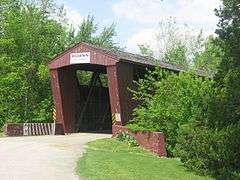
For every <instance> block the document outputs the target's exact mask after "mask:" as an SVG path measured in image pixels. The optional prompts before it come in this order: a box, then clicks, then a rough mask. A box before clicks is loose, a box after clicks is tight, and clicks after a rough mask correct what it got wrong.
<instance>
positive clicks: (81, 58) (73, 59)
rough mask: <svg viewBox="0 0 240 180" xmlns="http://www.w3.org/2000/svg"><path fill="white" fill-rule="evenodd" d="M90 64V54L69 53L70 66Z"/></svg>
mask: <svg viewBox="0 0 240 180" xmlns="http://www.w3.org/2000/svg"><path fill="white" fill-rule="evenodd" d="M82 63H90V52H82V53H71V54H70V64H82Z"/></svg>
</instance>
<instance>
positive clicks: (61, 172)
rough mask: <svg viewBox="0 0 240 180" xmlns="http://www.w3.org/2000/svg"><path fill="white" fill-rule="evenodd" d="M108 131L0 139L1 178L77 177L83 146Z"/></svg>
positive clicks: (67, 179) (52, 179) (53, 179)
mask: <svg viewBox="0 0 240 180" xmlns="http://www.w3.org/2000/svg"><path fill="white" fill-rule="evenodd" d="M105 137H111V135H106V134H87V133H80V134H72V135H66V136H32V137H6V138H0V180H75V179H79V178H78V176H76V174H75V167H76V161H77V160H78V158H79V157H80V156H81V155H82V153H83V151H84V145H85V144H86V143H87V142H89V141H93V140H96V139H100V138H105Z"/></svg>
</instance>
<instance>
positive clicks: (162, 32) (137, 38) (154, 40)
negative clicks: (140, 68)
mask: <svg viewBox="0 0 240 180" xmlns="http://www.w3.org/2000/svg"><path fill="white" fill-rule="evenodd" d="M202 33H203V34H202V37H203V38H206V37H208V36H209V35H211V34H212V33H211V32H202ZM199 34H200V30H199V29H196V28H191V27H189V26H183V25H176V24H175V25H173V27H171V28H168V26H167V25H166V24H165V25H161V26H160V25H159V27H157V28H145V29H141V30H139V31H138V32H136V33H135V34H133V35H132V36H130V37H129V38H128V40H127V44H126V46H127V50H128V51H130V52H135V53H139V48H138V45H140V44H144V45H148V46H149V47H150V48H151V49H152V50H153V52H154V55H155V56H156V57H158V56H160V55H161V52H164V51H165V49H166V45H167V42H169V39H171V38H176V39H177V40H182V41H183V42H190V41H192V40H193V39H195V38H196V37H197V36H198V35H199Z"/></svg>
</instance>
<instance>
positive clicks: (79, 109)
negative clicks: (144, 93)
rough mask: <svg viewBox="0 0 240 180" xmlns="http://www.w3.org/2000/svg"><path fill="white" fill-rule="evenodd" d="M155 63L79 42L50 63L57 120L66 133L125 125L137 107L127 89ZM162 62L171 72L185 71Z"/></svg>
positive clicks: (133, 55) (108, 129)
mask: <svg viewBox="0 0 240 180" xmlns="http://www.w3.org/2000/svg"><path fill="white" fill-rule="evenodd" d="M155 63H156V62H154V60H152V59H151V58H147V57H145V56H140V55H136V54H131V53H126V52H122V51H115V50H107V49H103V48H99V47H96V46H93V45H89V44H87V43H79V44H76V45H75V46H73V47H71V48H70V49H68V50H66V51H65V52H63V53H62V54H60V55H58V56H57V57H56V58H54V59H53V60H52V61H50V62H49V64H48V67H49V69H50V74H51V86H52V93H53V99H54V104H55V108H56V122H57V123H60V124H62V125H63V128H64V132H65V133H73V132H80V131H92V132H93V131H98V132H99V131H102V132H111V128H112V124H115V123H116V124H120V125H125V124H126V123H127V122H128V121H129V119H131V117H132V110H133V108H134V107H135V106H136V102H134V101H133V100H132V98H131V93H130V92H129V90H128V88H133V80H137V79H138V78H139V77H142V76H143V75H144V73H146V68H148V67H149V68H151V67H154V66H155ZM159 64H160V66H161V67H162V68H164V69H169V70H171V71H177V72H178V71H181V70H182V69H181V68H180V67H179V66H175V65H172V64H168V63H164V62H160V63H159ZM84 72H90V73H88V74H84V75H83V73H84ZM89 76H90V78H89V79H87V77H89ZM84 77H85V78H84Z"/></svg>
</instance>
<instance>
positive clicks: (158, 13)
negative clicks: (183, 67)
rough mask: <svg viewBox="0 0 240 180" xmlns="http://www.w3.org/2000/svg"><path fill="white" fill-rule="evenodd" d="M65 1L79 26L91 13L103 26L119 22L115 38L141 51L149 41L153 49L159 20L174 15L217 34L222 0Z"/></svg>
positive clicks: (61, 0) (197, 28) (196, 28)
mask: <svg viewBox="0 0 240 180" xmlns="http://www.w3.org/2000/svg"><path fill="white" fill-rule="evenodd" d="M58 2H59V3H60V4H64V5H65V7H66V11H67V17H68V18H69V19H70V23H72V24H73V25H74V26H75V27H77V26H78V24H80V23H81V21H82V19H83V18H84V17H86V16H87V15H88V14H90V15H93V16H94V17H95V19H96V22H97V23H98V24H99V26H100V28H101V27H102V26H104V25H109V24H111V23H112V22H115V23H116V24H117V33H118V36H117V37H116V38H115V39H116V41H117V42H119V43H120V45H121V46H123V47H126V48H127V50H128V51H132V52H137V44H139V43H145V44H149V45H150V46H151V47H152V48H153V49H154V46H155V44H156V43H154V39H156V38H155V34H156V32H157V31H158V27H159V26H158V23H159V22H165V21H166V20H167V19H168V18H169V17H173V18H174V19H175V20H176V22H177V26H179V27H183V25H184V24H187V25H188V27H189V28H191V29H192V30H193V31H195V32H198V31H200V30H201V29H202V30H203V33H204V34H205V35H209V34H213V33H214V30H215V28H216V24H217V21H218V19H217V17H216V16H215V15H214V12H213V10H214V8H216V7H219V5H220V0H163V1H161V0H75V1H74V0H58Z"/></svg>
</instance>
